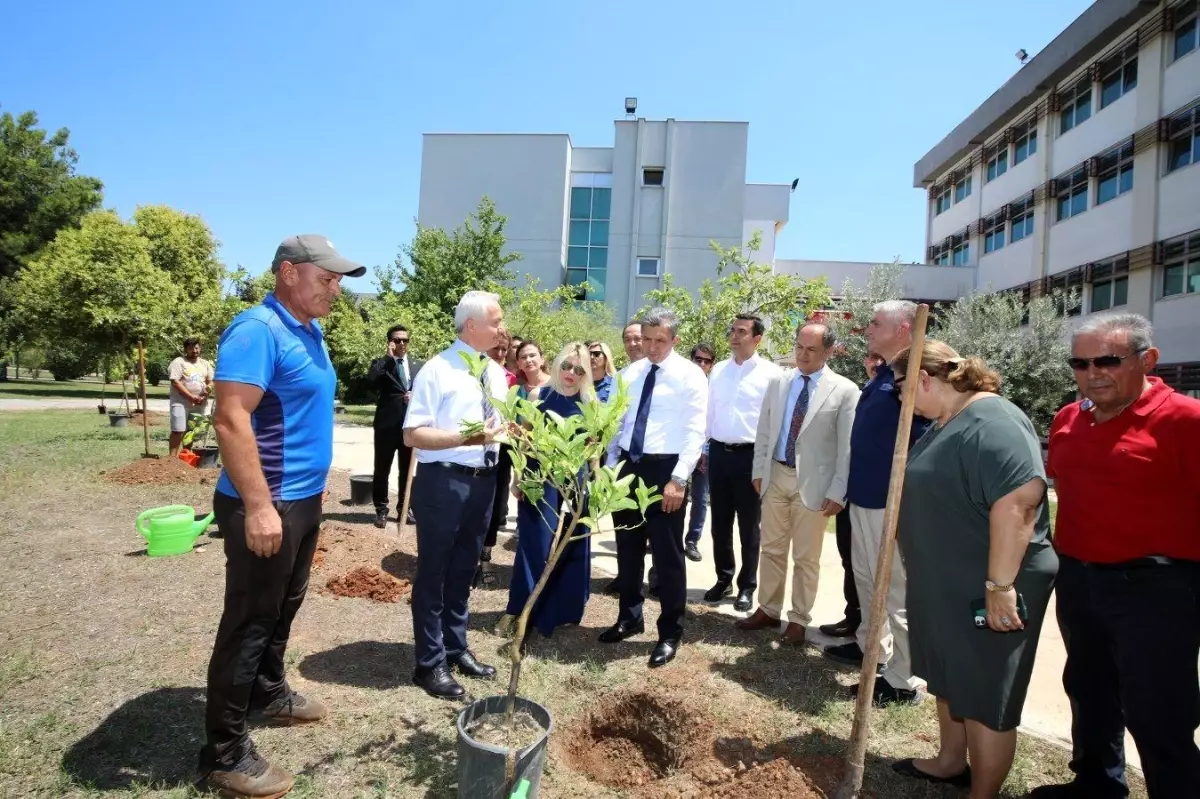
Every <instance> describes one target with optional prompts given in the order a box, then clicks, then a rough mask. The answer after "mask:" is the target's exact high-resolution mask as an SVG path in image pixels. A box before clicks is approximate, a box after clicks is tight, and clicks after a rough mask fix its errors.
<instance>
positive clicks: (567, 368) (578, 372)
mask: <svg viewBox="0 0 1200 799" xmlns="http://www.w3.org/2000/svg"><path fill="white" fill-rule="evenodd" d="M560 368H561V369H562V371H563V372H574V373H575V376H576V377H583V376H584V375H585V374H587V370H586V369H584V368H583V367H582V366H572V365H571V364H569V363H564V364H563V365H562V366H561V367H560Z"/></svg>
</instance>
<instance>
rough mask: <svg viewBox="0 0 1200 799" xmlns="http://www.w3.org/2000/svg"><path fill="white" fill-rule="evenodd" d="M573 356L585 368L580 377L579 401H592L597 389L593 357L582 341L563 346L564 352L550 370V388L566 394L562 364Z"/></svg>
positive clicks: (555, 360)
mask: <svg viewBox="0 0 1200 799" xmlns="http://www.w3.org/2000/svg"><path fill="white" fill-rule="evenodd" d="M572 356H574V357H575V359H576V360H577V361H578V362H579V366H580V367H582V368H583V376H582V377H580V378H579V401H580V402H592V401H593V400H595V399H596V389H595V388H594V387H593V386H592V383H593V382H594V381H593V380H592V364H591V360H592V359H591V357H590V356H589V355H588V348H587V347H586V346H584V343H583V342H582V341H572V342H571V343H569V344H567V345H566V346H565V347H563V348H562V352H560V353H559V354H558V357H556V358H555V359H554V366H553V368H551V370H550V388H552V389H554V390H555V391H557V392H558V393H559V394H563V395H566V386H564V385H563V379H562V366H563V364H564V363H566V362H567V359H568V358H571V357H572Z"/></svg>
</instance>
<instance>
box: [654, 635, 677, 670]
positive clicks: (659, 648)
mask: <svg viewBox="0 0 1200 799" xmlns="http://www.w3.org/2000/svg"><path fill="white" fill-rule="evenodd" d="M678 651H679V639H678V638H676V639H675V640H673V641H671V640H668V641H659V642H658V643H657V644H655V645H654V651H653V652H651V653H650V668H652V669H657V668H658V667H659V666H665V665H667V664H668V663H670V662H671V661H672V660H674V659H675V653H676V652H678Z"/></svg>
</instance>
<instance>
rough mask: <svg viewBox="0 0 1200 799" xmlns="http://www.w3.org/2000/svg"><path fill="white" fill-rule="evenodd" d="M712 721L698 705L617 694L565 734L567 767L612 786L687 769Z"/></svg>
mask: <svg viewBox="0 0 1200 799" xmlns="http://www.w3.org/2000/svg"><path fill="white" fill-rule="evenodd" d="M711 736H712V722H711V721H710V720H709V718H708V716H707V715H706V714H705V713H704V712H703V711H702V710H700V709H699V708H693V707H689V706H688V705H686V704H685V703H684V702H682V701H680V700H677V699H673V698H670V697H665V696H655V695H653V694H648V693H632V694H624V695H617V696H615V697H612V698H610V699H609V700H608V701H606V702H604V703H603V704H602V705H601V706H600V707H598V708H596V709H594V710H592V711H591V712H589V713H588V714H587V715H586V716H584V718H583V719H582V720H581V721H580V722H579V723H578V724H576V725H575V726H574V727H573V728H572V729H571V730H570V731H569V732H568V734H567V738H566V741H565V744H566V745H565V746H564V747H563V750H564V753H565V755H566V757H567V760H568V761H569V763H570V766H571V768H573V769H575V770H576V771H581V772H583V773H584V774H586V775H587V776H588V777H590V778H591V779H593V780H595V781H596V782H599V783H601V784H603V785H608V786H610V787H613V788H634V787H638V786H644V785H647V784H648V783H652V782H654V781H656V780H660V779H663V778H665V777H668V776H669V775H670V774H672V773H673V772H675V771H678V770H680V769H683V768H687V767H688V766H689V765H691V764H693V763H694V762H696V761H697V760H699V759H701V758H702V757H703V756H704V754H705V749H706V748H707V747H708V744H709V742H710V741H711Z"/></svg>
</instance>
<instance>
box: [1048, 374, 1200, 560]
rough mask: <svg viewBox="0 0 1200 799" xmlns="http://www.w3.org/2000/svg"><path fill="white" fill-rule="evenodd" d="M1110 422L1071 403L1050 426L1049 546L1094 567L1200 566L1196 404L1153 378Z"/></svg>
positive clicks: (1199, 419) (1199, 411)
mask: <svg viewBox="0 0 1200 799" xmlns="http://www.w3.org/2000/svg"><path fill="white" fill-rule="evenodd" d="M1149 381H1150V388H1149V389H1147V390H1146V392H1145V393H1143V394H1142V396H1141V397H1140V398H1138V400H1137V401H1136V402H1134V403H1133V405H1131V406H1130V407H1129V408H1127V409H1126V410H1125V411H1124V412H1123V413H1121V414H1120V415H1119V416H1117V417H1116V418H1114V419H1110V420H1108V421H1107V422H1104V423H1103V424H1093V423H1092V414H1091V413H1090V412H1088V411H1083V410H1081V409H1080V403H1078V402H1074V403H1071V404H1070V405H1068V406H1067V407H1065V408H1063V409H1062V410H1060V411H1059V412H1058V415H1057V416H1056V417H1054V423H1053V424H1052V425H1051V426H1050V454H1049V461H1048V463H1047V469H1046V471H1047V473H1048V474H1049V475H1050V477H1052V478H1054V481H1055V490H1056V491H1057V492H1058V519H1057V522H1056V524H1055V531H1054V546H1055V548H1056V549H1057V550H1058V551H1059V553H1061V554H1063V555H1067V556H1069V557H1072V558H1075V559H1077V560H1083V561H1088V562H1091V563H1120V562H1122V561H1127V560H1134V559H1135V558H1144V557H1146V556H1148V555H1166V556H1167V557H1171V558H1179V559H1183V560H1192V561H1197V562H1200V401H1197V400H1194V399H1192V398H1191V397H1185V396H1183V395H1182V394H1178V393H1176V392H1175V390H1174V389H1172V388H1170V387H1169V386H1166V385H1163V382H1162V380H1160V379H1159V378H1157V377H1151V378H1149Z"/></svg>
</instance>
